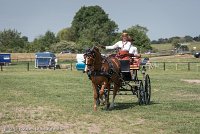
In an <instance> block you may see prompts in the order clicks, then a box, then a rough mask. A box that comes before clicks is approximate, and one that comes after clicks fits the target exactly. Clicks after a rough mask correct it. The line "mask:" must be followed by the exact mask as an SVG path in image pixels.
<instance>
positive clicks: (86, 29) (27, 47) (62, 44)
mask: <svg viewBox="0 0 200 134" xmlns="http://www.w3.org/2000/svg"><path fill="white" fill-rule="evenodd" d="M124 23H125V22H124ZM118 30H119V28H118V25H117V24H116V22H114V21H113V20H111V19H110V18H109V16H108V14H106V12H105V11H104V10H103V9H102V8H101V7H100V6H88V7H86V6H83V7H81V8H80V9H79V10H78V12H76V14H75V16H74V18H73V20H72V23H71V27H67V28H63V29H61V30H59V31H58V32H57V34H55V33H54V32H51V31H46V33H45V34H44V35H41V36H39V37H37V38H35V39H34V40H33V41H32V42H29V41H28V37H26V36H21V33H20V32H18V31H17V30H15V29H4V30H3V31H0V52H43V51H51V52H56V53H58V52H62V51H65V50H68V51H71V52H83V51H84V50H85V49H87V48H90V47H92V46H93V45H112V44H114V43H115V42H117V41H118V40H120V36H121V34H122V32H127V33H128V34H129V35H130V36H131V37H132V38H133V39H134V42H133V43H134V45H135V46H136V47H137V48H138V50H139V51H140V52H141V51H147V50H151V49H152V47H151V43H161V42H162V43H163V42H170V41H171V40H175V39H159V40H158V41H152V42H151V41H150V39H149V37H148V36H147V32H148V29H147V28H146V27H144V26H140V25H135V26H131V27H129V28H127V29H124V30H123V31H122V32H118ZM186 39H187V41H189V39H190V40H191V38H190V37H187V38H186ZM192 39H193V38H192ZM195 39H197V40H198V39H199V37H198V38H195ZM193 40H194V39H193Z"/></svg>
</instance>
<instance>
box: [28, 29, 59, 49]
mask: <svg viewBox="0 0 200 134" xmlns="http://www.w3.org/2000/svg"><path fill="white" fill-rule="evenodd" d="M57 42H58V39H57V38H56V36H55V34H54V33H53V32H51V31H47V32H46V33H45V35H44V36H42V35H41V36H40V37H38V38H36V39H34V41H33V43H32V46H31V50H33V51H35V52H36V51H50V47H51V45H53V44H55V43H57Z"/></svg>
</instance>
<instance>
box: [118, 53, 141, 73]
mask: <svg viewBox="0 0 200 134" xmlns="http://www.w3.org/2000/svg"><path fill="white" fill-rule="evenodd" d="M116 57H117V58H118V59H119V60H129V64H130V69H131V70H139V68H140V63H141V59H140V58H141V54H137V55H135V54H129V52H128V51H125V50H120V51H118V53H117V55H116Z"/></svg>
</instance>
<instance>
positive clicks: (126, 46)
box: [106, 41, 138, 54]
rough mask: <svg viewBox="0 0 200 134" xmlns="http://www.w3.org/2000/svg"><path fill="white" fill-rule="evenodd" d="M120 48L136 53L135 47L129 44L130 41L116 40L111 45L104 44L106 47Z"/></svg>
mask: <svg viewBox="0 0 200 134" xmlns="http://www.w3.org/2000/svg"><path fill="white" fill-rule="evenodd" d="M118 47H119V48H121V50H126V51H129V53H130V54H138V52H137V48H136V47H134V46H132V45H131V42H129V41H127V42H123V41H118V42H117V43H115V44H114V45H112V46H106V49H116V48H118Z"/></svg>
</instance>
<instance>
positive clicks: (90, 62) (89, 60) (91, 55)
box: [84, 47, 101, 72]
mask: <svg viewBox="0 0 200 134" xmlns="http://www.w3.org/2000/svg"><path fill="white" fill-rule="evenodd" d="M100 58H101V53H100V52H99V49H98V47H92V48H91V49H88V50H86V52H85V54H84V59H85V65H86V68H85V72H87V71H89V70H90V71H92V70H94V69H95V65H97V64H98V63H99V62H101V61H100Z"/></svg>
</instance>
